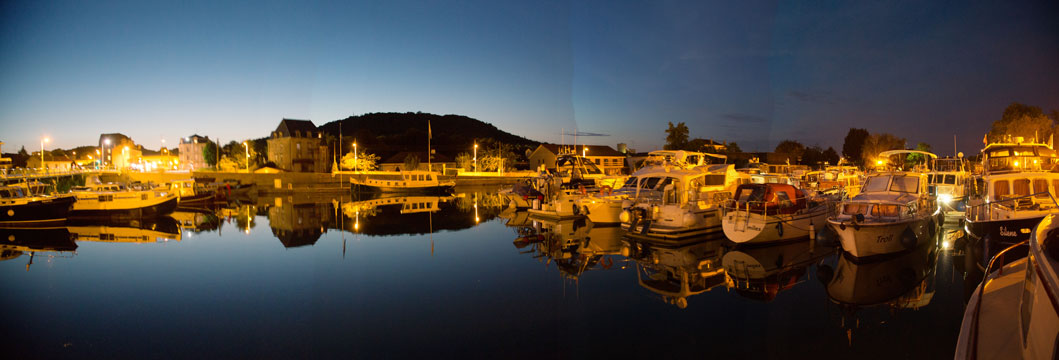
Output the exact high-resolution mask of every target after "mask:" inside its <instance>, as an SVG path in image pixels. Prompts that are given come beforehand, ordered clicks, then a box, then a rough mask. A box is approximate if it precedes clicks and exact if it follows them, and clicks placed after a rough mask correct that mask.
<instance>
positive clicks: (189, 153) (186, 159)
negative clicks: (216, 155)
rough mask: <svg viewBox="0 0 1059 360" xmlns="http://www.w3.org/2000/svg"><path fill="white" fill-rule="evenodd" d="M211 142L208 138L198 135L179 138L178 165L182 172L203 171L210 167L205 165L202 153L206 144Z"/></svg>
mask: <svg viewBox="0 0 1059 360" xmlns="http://www.w3.org/2000/svg"><path fill="white" fill-rule="evenodd" d="M210 142H212V140H210V137H209V136H200V135H198V134H195V135H191V136H188V137H183V138H180V145H178V146H177V147H178V148H179V151H178V153H179V154H180V157H179V161H178V164H179V166H180V168H181V169H184V170H196V169H204V168H207V167H209V166H210V165H209V164H208V163H206V158H205V157H203V155H202V151H203V150H206V144H208V143H210Z"/></svg>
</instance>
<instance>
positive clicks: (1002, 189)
mask: <svg viewBox="0 0 1059 360" xmlns="http://www.w3.org/2000/svg"><path fill="white" fill-rule="evenodd" d="M1008 195H1011V188H1009V187H1008V181H1007V180H997V181H995V182H993V197H994V198H997V199H1003V198H1005V197H1007V196H1008Z"/></svg>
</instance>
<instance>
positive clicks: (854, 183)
mask: <svg viewBox="0 0 1059 360" xmlns="http://www.w3.org/2000/svg"><path fill="white" fill-rule="evenodd" d="M863 179H864V173H863V172H862V171H860V169H858V168H857V167H856V166H828V167H825V168H824V169H823V170H819V171H811V172H808V173H806V174H805V175H804V176H802V181H801V185H802V187H803V188H804V189H806V190H813V191H816V192H826V193H838V194H841V195H842V196H843V197H854V196H857V194H858V193H860V185H861V180H863Z"/></svg>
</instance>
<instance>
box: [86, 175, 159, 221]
mask: <svg viewBox="0 0 1059 360" xmlns="http://www.w3.org/2000/svg"><path fill="white" fill-rule="evenodd" d="M71 192H72V193H73V194H74V196H75V197H76V198H77V202H75V203H74V206H73V210H72V211H71V212H70V217H77V218H150V217H158V216H162V215H167V214H169V213H172V212H173V210H175V209H176V207H177V195H176V194H175V193H172V192H167V191H158V190H149V189H141V190H134V189H129V188H126V187H125V186H124V185H121V184H114V183H108V184H95V183H89V184H86V185H85V186H76V187H74V188H73V189H72V191H71Z"/></svg>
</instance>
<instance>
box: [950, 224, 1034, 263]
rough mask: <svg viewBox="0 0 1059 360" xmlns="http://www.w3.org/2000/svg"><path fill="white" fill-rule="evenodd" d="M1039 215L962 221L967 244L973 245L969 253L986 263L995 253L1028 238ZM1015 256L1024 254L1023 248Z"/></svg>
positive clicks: (980, 261) (979, 261)
mask: <svg viewBox="0 0 1059 360" xmlns="http://www.w3.org/2000/svg"><path fill="white" fill-rule="evenodd" d="M1044 216H1045V215H1043V214H1041V215H1040V216H1031V217H1025V218H1021V219H1000V220H981V221H973V220H970V219H967V220H966V221H964V230H965V231H966V232H967V235H968V236H969V237H970V240H971V241H970V242H969V246H973V249H974V250H973V251H972V252H971V254H973V255H975V256H976V257H977V258H978V263H979V264H982V265H983V266H984V265H987V264H988V263H989V259H991V258H992V257H993V255H995V254H996V253H998V252H1000V251H1001V250H1004V249H1006V248H1008V247H1009V246H1011V245H1015V244H1018V243H1020V242H1023V241H1025V240H1026V239H1029V238H1030V234H1031V233H1032V230H1033V228H1035V227H1036V226H1037V224H1039V223H1040V222H1041V219H1044ZM1012 254H1013V255H1015V256H1024V255H1025V251H1024V250H1016V252H1015V253H1012Z"/></svg>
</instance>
